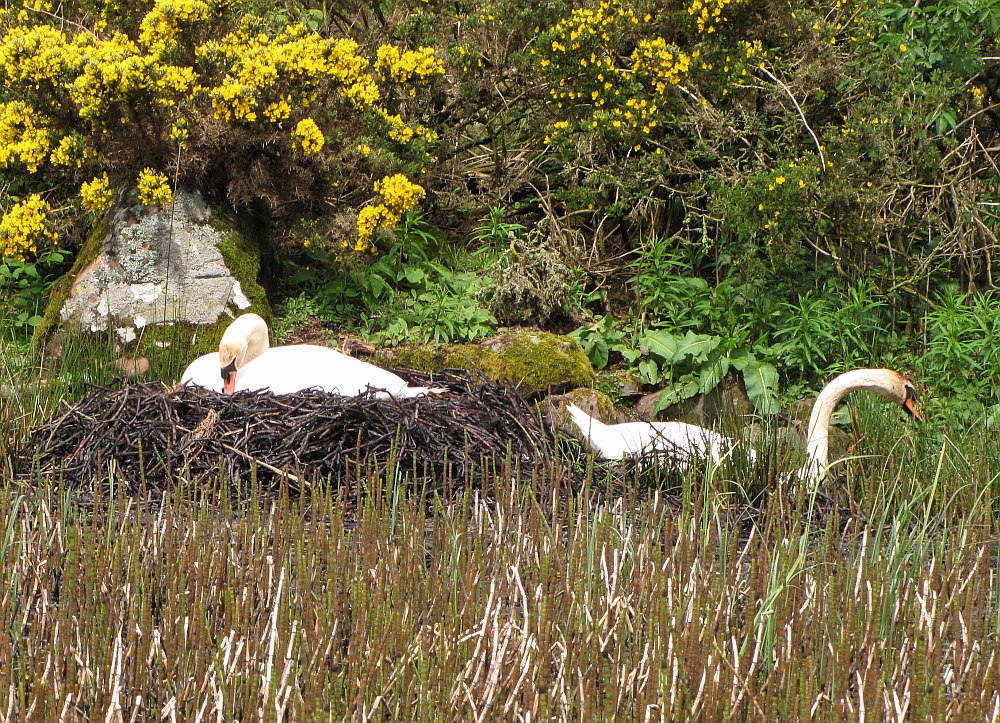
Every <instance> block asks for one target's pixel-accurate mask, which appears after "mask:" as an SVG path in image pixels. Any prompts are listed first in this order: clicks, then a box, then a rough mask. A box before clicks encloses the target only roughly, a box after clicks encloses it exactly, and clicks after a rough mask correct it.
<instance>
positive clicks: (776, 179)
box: [774, 176, 788, 186]
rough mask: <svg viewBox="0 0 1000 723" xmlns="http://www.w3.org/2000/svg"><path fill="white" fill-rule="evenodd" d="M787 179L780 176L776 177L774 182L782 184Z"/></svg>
mask: <svg viewBox="0 0 1000 723" xmlns="http://www.w3.org/2000/svg"><path fill="white" fill-rule="evenodd" d="M787 180H788V179H787V178H785V177H784V176H778V177H777V178H775V179H774V182H775V183H776V184H778V185H779V186H780V185H781V184H782V183H784V182H785V181H787Z"/></svg>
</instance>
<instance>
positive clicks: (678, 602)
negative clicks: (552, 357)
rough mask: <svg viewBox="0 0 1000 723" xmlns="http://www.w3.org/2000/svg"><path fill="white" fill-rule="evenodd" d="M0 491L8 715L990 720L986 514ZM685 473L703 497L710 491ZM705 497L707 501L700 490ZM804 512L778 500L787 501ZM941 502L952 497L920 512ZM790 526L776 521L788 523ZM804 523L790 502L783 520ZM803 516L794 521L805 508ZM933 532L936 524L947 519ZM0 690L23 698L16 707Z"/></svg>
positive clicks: (993, 611) (516, 492) (993, 668)
mask: <svg viewBox="0 0 1000 723" xmlns="http://www.w3.org/2000/svg"><path fill="white" fill-rule="evenodd" d="M502 478H503V475H500V476H498V480H497V481H498V484H499V487H498V488H497V490H498V494H497V499H496V500H495V501H493V502H490V503H487V502H484V501H482V500H480V499H478V497H471V496H469V497H464V498H461V497H460V498H459V499H458V500H457V501H454V502H452V503H450V504H449V505H448V506H447V507H446V506H444V505H443V504H437V505H435V504H434V503H433V502H430V501H427V500H419V499H409V498H407V497H405V496H402V495H399V494H398V493H397V492H398V489H399V488H398V486H395V485H387V484H385V483H383V481H382V480H380V479H377V478H372V479H369V480H366V481H365V482H364V484H365V485H367V487H368V489H369V494H368V495H367V496H366V497H365V498H364V501H363V503H362V506H361V507H360V508H358V509H357V510H356V513H349V512H348V510H347V508H346V507H345V503H344V501H342V500H338V499H337V498H336V497H334V496H332V495H329V494H325V493H323V492H322V491H317V492H316V493H315V494H314V495H312V496H311V497H309V498H308V499H305V498H303V499H299V500H290V499H287V498H284V497H282V498H278V499H268V498H266V497H264V496H262V495H260V494H259V493H257V492H255V491H253V490H248V491H245V492H244V494H243V495H242V496H241V497H240V499H239V501H238V502H237V496H236V495H234V494H231V492H230V490H228V489H226V488H220V489H218V490H204V489H203V490H200V491H199V492H198V494H197V497H198V498H199V501H198V502H195V501H194V497H195V496H196V495H195V494H194V492H193V491H191V490H184V489H179V490H176V491H175V492H174V493H173V494H171V495H168V496H167V497H165V498H163V499H159V500H155V501H147V502H144V503H143V502H137V501H136V500H135V499H133V498H121V499H117V500H110V501H109V500H106V499H103V498H101V497H98V498H96V499H95V503H94V505H93V506H86V507H84V506H81V505H80V504H79V502H78V501H77V502H75V501H74V498H73V496H71V495H70V494H68V493H60V492H58V491H55V490H38V491H37V493H36V494H32V495H31V496H24V495H21V494H17V493H15V492H14V490H13V488H8V490H7V491H6V492H4V493H3V494H2V495H0V510H2V512H3V519H4V520H6V527H5V530H4V531H3V538H2V549H0V554H2V561H0V574H2V575H3V580H2V586H0V587H2V589H3V591H4V594H3V597H2V599H0V620H3V621H5V622H6V623H7V624H8V625H9V627H7V626H6V625H5V627H4V629H2V630H0V660H2V661H4V662H3V664H2V667H0V691H3V693H2V694H0V712H2V713H3V716H4V717H5V718H6V719H7V720H29V719H33V720H57V719H64V720H126V721H128V720H158V719H166V720H183V721H193V720H234V719H239V720H257V719H260V720H305V719H314V718H319V719H323V720H327V719H330V720H341V719H359V720H365V719H368V720H372V719H375V720H403V719H406V720H463V721H467V720H498V719H505V720H508V719H509V720H513V719H518V720H581V719H594V718H598V717H605V718H614V719H619V720H647V719H648V720H681V719H693V718H699V719H702V720H723V719H726V718H730V719H735V720H792V719H814V718H819V719H828V720H830V719H834V720H840V719H845V718H851V719H864V720H869V719H875V720H904V719H909V720H931V719H933V720H955V721H965V720H984V719H985V720H992V719H995V718H996V716H997V715H998V712H997V711H998V708H997V707H998V705H1000V698H998V693H997V691H998V689H1000V671H998V667H997V665H998V664H997V660H996V656H995V650H994V648H995V646H994V640H995V636H996V634H997V631H998V624H1000V621H998V609H1000V608H998V605H997V589H998V581H997V573H996V565H995V562H994V557H995V552H996V551H995V541H994V539H993V535H992V531H991V527H990V523H989V519H990V515H989V513H988V510H989V508H990V506H991V505H989V504H986V505H980V506H979V509H980V510H981V512H979V513H976V512H970V514H969V516H968V517H967V518H965V519H964V520H961V521H955V520H952V521H951V522H952V523H953V524H948V525H940V524H936V523H931V524H929V525H928V526H926V527H924V526H922V525H921V524H919V521H920V519H921V514H922V512H924V511H925V509H926V508H924V507H923V506H922V505H921V504H919V503H917V504H916V505H915V506H914V507H913V508H912V509H910V510H905V509H904V510H900V511H899V512H900V516H899V518H898V519H894V518H889V517H886V518H885V519H884V520H881V521H880V522H879V524H877V525H867V526H863V525H858V524H855V523H848V524H847V525H846V529H845V530H844V531H841V529H840V527H841V525H840V524H838V523H837V520H836V519H835V518H834V517H829V518H827V519H828V522H827V524H826V525H825V526H824V527H823V528H821V529H809V528H808V527H804V526H803V524H802V523H801V522H800V521H801V520H803V519H809V517H808V515H802V514H797V513H792V514H789V515H787V516H778V515H775V514H768V513H767V512H765V513H762V515H761V516H759V517H758V519H757V524H756V525H754V526H752V527H750V528H749V537H748V538H747V537H745V536H742V537H741V533H740V528H739V527H734V526H731V525H728V524H726V523H725V522H724V520H725V511H724V510H723V509H722V508H721V507H718V506H717V504H716V503H715V502H713V501H712V500H711V498H708V499H704V500H700V501H696V502H695V503H693V504H692V505H690V506H685V507H683V508H682V509H681V510H680V511H678V508H677V505H675V504H667V503H665V501H664V499H663V498H661V497H660V496H659V495H658V494H656V493H655V492H654V493H651V494H648V495H643V496H628V495H626V496H623V497H620V498H618V499H617V500H615V501H613V502H610V503H603V504H602V503H597V502H596V501H595V500H594V499H593V498H592V497H591V495H590V493H589V492H588V491H587V490H584V491H583V492H582V493H579V494H574V495H570V496H565V497H564V496H562V495H560V494H559V493H558V492H555V493H553V496H552V497H551V498H549V499H539V498H537V497H536V496H535V495H534V494H533V493H530V492H528V491H527V490H529V489H531V488H532V485H528V484H525V485H514V486H511V485H504V484H502V483H501V482H500V480H501V479H502ZM692 481H693V480H692ZM695 494H696V495H697V493H695ZM786 502H787V500H786ZM927 503H928V504H934V502H933V501H932V500H930V499H929V498H928V500H927ZM775 506H776V505H775ZM785 509H786V510H789V509H790V508H788V507H786V508H785ZM797 512H801V510H798V511H797ZM935 520H936V521H937V522H940V521H941V518H940V517H939V516H935ZM4 698H5V699H4Z"/></svg>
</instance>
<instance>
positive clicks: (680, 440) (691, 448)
mask: <svg viewBox="0 0 1000 723" xmlns="http://www.w3.org/2000/svg"><path fill="white" fill-rule="evenodd" d="M859 390H865V391H870V392H875V393H876V394H878V395H879V396H881V397H883V398H885V399H887V400H889V401H890V402H895V403H896V404H898V405H900V406H901V407H902V408H903V409H904V410H905V411H906V413H907V414H909V415H910V416H911V417H913V418H914V419H916V420H918V421H920V420H921V416H920V412H918V411H917V407H916V402H917V390H916V389H915V388H914V386H913V384H911V383H910V381H909V380H908V379H907V378H906V377H904V376H903V375H902V374H900V373H899V372H895V371H893V370H892V369H854V370H853V371H849V372H845V373H844V374H841V375H840V376H838V377H836V378H834V379H833V381H831V382H830V383H829V384H827V385H826V387H824V389H823V391H822V392H820V394H819V396H818V397H817V398H816V403H815V404H814V405H813V409H812V414H811V415H810V417H809V429H808V433H807V442H806V463H805V465H803V466H802V467H801V468H799V469H798V470H796V471H795V472H794V473H793V474H794V477H797V478H798V479H801V480H804V481H806V482H816V481H818V480H819V479H821V478H822V476H823V475H824V474H825V473H826V470H827V467H828V465H829V455H830V420H831V418H832V417H833V412H834V410H835V409H836V408H837V405H838V404H839V403H840V400H841V399H843V398H844V397H845V396H846V395H847V394H849V393H850V392H853V391H859ZM566 411H568V412H569V414H570V418H571V419H572V420H573V423H574V425H575V426H576V428H577V429H578V430H579V431H580V433H581V434H582V436H583V438H584V439H585V440H586V442H587V443H588V444H589V445H590V447H591V449H592V450H593V451H594V453H595V454H597V455H598V456H599V457H601V458H602V459H622V458H624V457H630V456H641V455H647V454H658V455H663V454H666V455H668V456H672V457H674V458H675V459H677V460H680V461H682V462H685V461H691V460H693V459H696V458H704V457H711V459H712V460H713V461H714V462H718V461H719V460H720V459H721V458H722V456H723V455H725V454H728V453H730V452H731V451H732V449H733V447H734V445H735V442H734V441H733V440H732V439H731V438H729V437H726V436H724V435H721V434H718V433H717V432H713V431H711V430H708V429H704V428H702V427H698V426H695V425H693V424H685V423H684V422H627V423H625V424H605V423H603V422H601V421H600V420H597V419H595V418H594V417H591V416H590V415H589V414H587V413H586V412H584V411H583V410H582V409H580V408H579V407H577V406H576V405H575V404H569V405H567V406H566ZM747 456H748V458H749V459H755V458H756V454H755V452H754V451H753V450H748V454H747Z"/></svg>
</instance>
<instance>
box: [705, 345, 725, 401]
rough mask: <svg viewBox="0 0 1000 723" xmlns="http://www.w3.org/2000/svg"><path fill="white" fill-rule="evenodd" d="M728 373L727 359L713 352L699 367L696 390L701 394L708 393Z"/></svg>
mask: <svg viewBox="0 0 1000 723" xmlns="http://www.w3.org/2000/svg"><path fill="white" fill-rule="evenodd" d="M728 373H729V359H728V358H727V357H725V356H722V355H720V354H717V353H715V354H713V355H712V358H711V359H709V360H708V361H707V362H706V363H705V365H704V366H703V367H702V368H701V373H700V374H699V375H698V391H700V392H701V393H702V394H708V393H709V392H710V391H712V390H713V389H715V388H716V387H717V386H719V382H721V381H722V378H723V377H724V376H726V374H728Z"/></svg>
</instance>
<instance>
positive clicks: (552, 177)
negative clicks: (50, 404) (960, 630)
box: [0, 0, 1000, 422]
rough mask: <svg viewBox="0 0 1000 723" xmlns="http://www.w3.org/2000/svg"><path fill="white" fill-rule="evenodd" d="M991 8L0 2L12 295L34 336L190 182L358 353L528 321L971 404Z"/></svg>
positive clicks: (870, 1)
mask: <svg viewBox="0 0 1000 723" xmlns="http://www.w3.org/2000/svg"><path fill="white" fill-rule="evenodd" d="M998 18H1000V12H998V8H997V4H996V2H995V0H946V1H945V2H941V3H938V4H935V5H933V6H927V7H925V6H923V5H916V6H913V7H911V4H910V3H906V2H898V1H892V2H886V1H884V0H847V1H845V0H836V1H835V2H834V1H830V2H795V3H792V4H791V5H788V4H787V3H772V2H741V1H740V0H690V2H687V1H686V0H684V1H680V2H665V3H664V2H645V1H642V2H632V3H623V2H620V1H619V0H606V1H605V2H601V3H584V4H581V5H579V6H578V5H574V4H572V3H562V2H557V3H545V4H543V5H541V6H539V5H538V4H537V3H522V2H519V0H498V1H496V2H492V1H491V2H486V1H483V2H468V3H465V2H460V3H455V2H443V1H441V0H428V1H427V2H421V3H415V4H405V3H392V2H389V3H383V4H374V5H365V4H352V3H344V4H338V5H332V6H331V5H329V4H326V3H322V4H321V3H313V2H309V1H308V0H287V1H286V2H285V3H284V4H279V5H278V6H277V7H274V6H272V5H271V4H269V3H259V2H256V1H255V0H153V1H150V0H125V1H123V2H117V3H110V2H105V1H104V0H88V1H83V2H76V3H65V4H61V5H59V6H58V7H56V6H53V5H50V4H49V3H46V2H43V1H42V0H37V1H34V2H26V3H19V2H15V3H9V4H8V5H7V6H6V9H5V10H4V11H3V14H2V17H0V22H2V27H3V37H2V41H0V77H2V78H3V84H2V90H0V100H2V104H0V141H2V143H0V145H2V147H3V150H2V151H0V154H2V155H0V174H2V175H0V179H2V180H3V181H4V185H3V191H4V192H3V195H2V198H0V205H2V207H3V212H4V216H3V220H2V221H0V250H2V252H3V256H4V263H3V265H2V266H0V274H2V276H0V284H2V285H3V287H4V289H5V291H6V292H8V293H7V294H5V297H7V298H8V299H10V300H9V301H8V302H6V303H7V306H8V309H9V311H11V312H12V313H11V314H9V315H8V316H9V317H10V319H11V320H12V321H13V324H14V325H15V326H16V327H17V328H19V329H20V330H21V332H22V333H26V332H30V330H31V327H32V326H33V325H34V324H35V323H37V321H38V320H39V317H38V311H39V307H40V306H41V304H42V303H43V302H44V295H45V289H46V284H47V282H48V281H49V280H51V279H52V278H53V277H54V276H55V275H56V274H58V273H59V272H61V271H64V270H65V269H66V263H67V262H68V261H69V260H70V258H71V256H72V253H73V251H74V250H75V249H76V248H77V247H78V245H79V243H80V241H81V239H82V238H84V237H85V235H86V233H87V231H88V230H89V227H90V224H91V223H92V222H93V220H94V219H95V218H97V216H98V215H99V214H101V213H102V212H103V211H104V210H105V209H106V208H107V207H108V205H109V204H110V203H111V202H112V200H113V198H114V194H115V193H117V192H126V193H128V192H132V193H138V195H139V198H141V199H142V200H144V201H145V202H147V203H157V202H164V201H167V200H169V198H170V197H171V193H172V190H173V189H174V188H176V187H179V186H186V187H197V188H200V189H202V190H204V191H205V192H207V193H209V194H211V195H213V196H214V197H215V198H216V200H217V201H219V202H224V203H227V204H229V205H232V206H234V207H236V208H237V209H240V210H243V211H245V212H254V213H259V214H261V218H262V220H265V221H267V223H268V224H269V228H270V229H271V232H272V238H273V240H274V243H275V245H276V247H277V248H278V249H279V251H280V259H281V263H282V264H284V265H286V268H284V269H282V270H281V271H282V273H280V274H277V275H276V278H282V279H286V280H287V281H286V283H284V284H282V285H281V286H279V287H276V288H274V289H273V292H274V293H275V295H276V296H278V297H282V298H284V299H285V300H286V307H285V308H286V313H287V316H288V317H289V318H290V319H291V322H294V321H295V320H297V319H304V318H307V317H309V316H314V317H318V318H320V319H322V320H323V321H325V322H326V323H328V324H329V325H331V326H360V331H362V333H364V334H365V335H367V336H369V337H372V338H374V339H375V340H376V341H378V342H380V343H383V344H392V343H398V342H402V341H406V340H436V341H449V340H468V339H475V338H479V337H482V336H484V335H487V334H489V333H491V332H492V331H493V330H495V329H497V328H498V327H501V326H504V325H516V324H533V325H541V326H545V327H549V328H553V329H558V330H561V331H571V332H572V333H573V334H575V335H576V336H577V338H579V339H580V341H581V342H582V343H583V344H584V345H585V347H586V348H587V350H588V353H589V354H590V356H591V358H592V360H593V361H594V363H595V365H597V366H598V367H599V368H605V367H611V366H621V367H624V368H626V369H627V370H628V371H630V372H631V373H632V374H634V375H635V376H637V377H638V378H639V379H640V380H641V381H642V383H644V384H645V385H647V388H661V387H662V388H665V389H666V390H667V391H666V394H664V396H663V399H662V403H663V404H666V403H668V402H670V401H672V400H676V399H678V398H683V397H686V396H690V395H691V394H694V393H696V392H697V391H705V390H706V389H709V388H711V387H712V386H714V385H715V384H716V383H717V381H718V380H719V378H720V377H721V376H723V375H724V374H725V373H726V372H727V371H728V370H729V369H730V368H736V369H738V370H743V371H744V373H746V370H747V369H748V368H749V369H750V370H751V371H752V372H754V374H753V375H752V376H754V377H755V378H756V379H757V380H758V387H759V388H758V389H756V392H757V393H756V394H754V395H753V397H754V400H755V402H756V403H757V407H758V409H759V410H760V411H762V412H772V411H774V409H775V405H774V399H773V394H771V392H773V390H774V389H775V388H776V387H777V386H778V385H779V383H781V385H782V386H783V389H784V390H785V392H786V393H787V394H788V396H789V397H796V396H800V393H801V392H802V391H803V387H805V386H812V385H815V384H816V383H817V382H818V381H819V380H821V379H822V378H824V377H826V376H828V375H829V374H830V373H832V372H834V371H838V370H841V369H843V368H847V367H850V366H854V365H857V364H866V363H879V364H893V365H895V366H897V367H901V368H908V369H911V371H914V372H915V373H916V374H917V376H926V377H933V378H934V379H935V380H936V381H942V382H944V384H945V386H946V388H947V389H946V391H947V392H948V396H949V397H950V398H951V399H952V400H953V401H955V402H956V404H955V405H954V409H953V410H952V413H960V414H962V415H963V416H965V417H966V418H967V419H968V420H969V421H972V420H982V419H984V418H985V419H987V420H988V421H990V422H992V420H993V419H994V417H996V415H997V411H998V410H1000V407H998V406H997V402H998V401H1000V400H998V399H997V398H996V397H995V391H994V390H995V388H996V386H997V385H996V384H995V383H994V382H996V381H997V380H998V372H997V368H998V367H997V364H996V363H995V359H996V356H995V354H996V352H995V346H996V345H995V344H994V339H995V338H996V335H997V334H998V332H1000V329H998V328H997V326H996V322H995V321H994V317H995V315H994V314H993V313H992V305H993V302H994V298H993V291H992V284H993V274H994V269H993V258H994V256H995V252H996V232H997V228H998V223H997V213H996V209H997V208H998V206H997V203H1000V199H998V197H997V194H998V189H997V176H998V174H997V172H996V152H997V151H996V147H997V145H998V143H997V140H998V137H1000V134H998V130H1000V112H998V109H997V104H998V103H1000V61H997V60H996V56H997V55H998V54H1000V50H998V49H997V32H998V26H1000V20H998ZM500 19H502V21H503V22H502V25H501V23H500V22H499V21H500ZM11 291H13V292H14V294H13V295H12V298H11V296H10V295H9V292H11ZM8 326H10V324H9V323H8ZM970 372H974V376H975V377H976V378H977V380H978V382H979V383H978V384H977V385H976V387H975V388H973V387H971V386H970V385H969V384H968V382H967V381H966V380H967V379H968V378H969V377H970V376H973V375H971V374H970ZM748 376H750V375H748Z"/></svg>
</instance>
